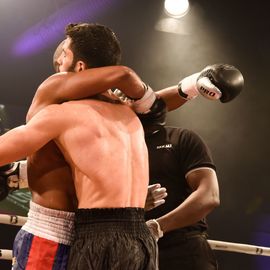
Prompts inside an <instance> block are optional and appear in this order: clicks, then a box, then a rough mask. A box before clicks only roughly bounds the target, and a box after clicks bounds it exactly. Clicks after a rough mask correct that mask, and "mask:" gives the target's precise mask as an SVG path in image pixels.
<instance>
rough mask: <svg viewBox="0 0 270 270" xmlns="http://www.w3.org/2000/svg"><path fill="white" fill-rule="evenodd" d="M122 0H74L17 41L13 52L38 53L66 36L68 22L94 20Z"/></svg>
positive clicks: (20, 53) (16, 54)
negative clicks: (65, 29) (65, 28)
mask: <svg viewBox="0 0 270 270" xmlns="http://www.w3.org/2000/svg"><path fill="white" fill-rule="evenodd" d="M119 2H121V1H120V0H79V1H74V2H71V3H69V4H68V5H66V6H65V7H63V8H62V9H60V10H59V11H57V12H55V13H54V14H52V15H51V16H49V17H48V18H47V19H46V20H44V21H41V22H40V23H38V24H36V25H35V26H33V27H32V28H30V29H29V30H28V31H26V32H25V33H24V34H22V35H21V36H20V37H19V38H18V39H17V40H16V42H15V44H14V46H13V48H12V54H13V55H15V56H27V55H33V54H36V53H38V52H40V51H42V50H43V49H45V48H47V47H49V46H50V45H52V44H54V43H55V42H56V41H57V40H59V39H61V38H63V37H64V27H65V26H66V25H67V24H68V23H76V22H83V21H87V22H90V21H92V22H94V21H93V20H94V19H95V17H96V16H98V15H100V14H101V12H103V11H107V10H108V9H109V8H110V6H112V5H114V6H115V5H116V4H117V3H119Z"/></svg>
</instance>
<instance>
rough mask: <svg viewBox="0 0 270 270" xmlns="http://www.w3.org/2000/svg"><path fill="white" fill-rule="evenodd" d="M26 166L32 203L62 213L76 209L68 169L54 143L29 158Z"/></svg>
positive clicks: (71, 180)
mask: <svg viewBox="0 0 270 270" xmlns="http://www.w3.org/2000/svg"><path fill="white" fill-rule="evenodd" d="M27 164H28V184H29V188H30V190H31V193H32V201H33V202H35V203H37V204H39V205H42V206H44V207H47V208H52V209H58V210H64V211H74V210H75V209H76V208H77V200H76V194H75V189H74V184H73V179H72V175H71V170H70V167H69V166H68V164H67V163H66V161H65V160H64V158H63V155H62V154H61V152H60V150H59V149H58V148H57V146H56V145H55V143H54V142H50V143H48V144H47V145H45V146H44V147H43V148H41V149H40V150H39V151H37V152H36V153H35V154H34V155H32V156H30V157H29V158H28V162H27Z"/></svg>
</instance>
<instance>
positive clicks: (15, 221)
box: [0, 214, 27, 226]
mask: <svg viewBox="0 0 270 270" xmlns="http://www.w3.org/2000/svg"><path fill="white" fill-rule="evenodd" d="M26 221H27V217H22V216H16V215H6V214H0V223H1V224H8V225H15V226H22V225H23V224H24V223H25V222H26Z"/></svg>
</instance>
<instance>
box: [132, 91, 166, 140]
mask: <svg viewBox="0 0 270 270" xmlns="http://www.w3.org/2000/svg"><path fill="white" fill-rule="evenodd" d="M137 115H138V117H139V119H140V121H141V123H142V125H143V129H144V133H145V136H146V137H148V136H149V135H151V134H154V133H155V132H157V131H158V130H160V129H161V128H162V127H163V126H164V125H165V124H166V115H167V106H166V103H165V101H164V100H163V99H162V98H161V97H158V96H157V97H156V100H155V102H154V103H153V105H152V106H151V108H150V109H149V111H148V113H144V114H139V113H138V114H137Z"/></svg>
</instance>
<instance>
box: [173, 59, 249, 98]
mask: <svg viewBox="0 0 270 270" xmlns="http://www.w3.org/2000/svg"><path fill="white" fill-rule="evenodd" d="M243 87H244V78H243V75H242V73H241V72H240V71H239V70H238V69H237V68H236V67H234V66H231V65H227V64H214V65H211V66H207V67H206V68H204V69H203V70H202V71H201V72H199V73H195V74H193V75H191V76H188V77H186V78H184V79H183V80H182V81H180V83H179V84H178V92H179V95H180V96H182V97H183V98H185V99H187V100H190V99H193V98H195V97H197V96H198V94H199V93H200V94H201V95H202V96H204V97H205V98H207V99H210V100H217V99H219V100H220V101H221V102H223V103H226V102H229V101H231V100H233V99H234V98H235V97H236V96H238V95H239V94H240V92H241V91H242V89H243Z"/></svg>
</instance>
